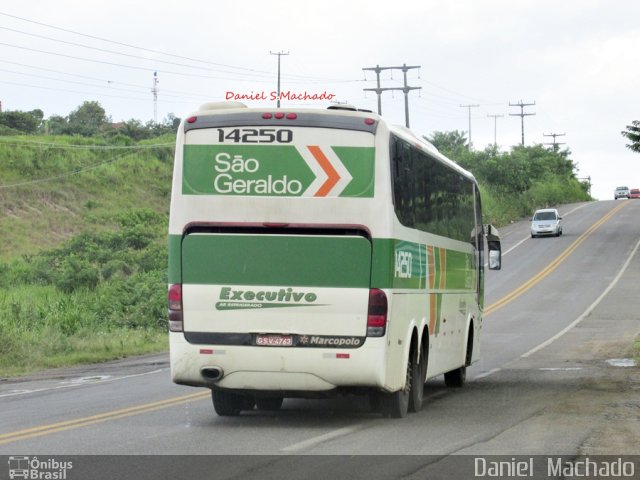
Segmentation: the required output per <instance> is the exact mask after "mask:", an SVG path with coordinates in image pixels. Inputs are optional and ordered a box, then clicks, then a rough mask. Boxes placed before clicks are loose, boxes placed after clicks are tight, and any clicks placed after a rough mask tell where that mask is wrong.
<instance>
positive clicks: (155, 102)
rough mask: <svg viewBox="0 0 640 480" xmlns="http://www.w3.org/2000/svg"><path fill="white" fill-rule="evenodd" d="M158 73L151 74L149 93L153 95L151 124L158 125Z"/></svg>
mask: <svg viewBox="0 0 640 480" xmlns="http://www.w3.org/2000/svg"><path fill="white" fill-rule="evenodd" d="M159 82H160V81H159V80H158V72H153V88H151V93H152V94H153V123H158V83H159Z"/></svg>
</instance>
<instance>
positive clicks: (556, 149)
mask: <svg viewBox="0 0 640 480" xmlns="http://www.w3.org/2000/svg"><path fill="white" fill-rule="evenodd" d="M565 135H566V133H549V134H546V133H543V134H542V136H543V137H553V142H551V143H545V145H553V151H554V152H557V151H558V145H565V143H564V142H556V137H564V136H565Z"/></svg>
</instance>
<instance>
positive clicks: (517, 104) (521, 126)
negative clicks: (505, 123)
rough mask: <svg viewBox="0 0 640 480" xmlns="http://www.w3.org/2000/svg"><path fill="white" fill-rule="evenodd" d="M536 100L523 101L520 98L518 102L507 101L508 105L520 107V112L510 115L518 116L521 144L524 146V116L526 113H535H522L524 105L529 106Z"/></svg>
mask: <svg viewBox="0 0 640 480" xmlns="http://www.w3.org/2000/svg"><path fill="white" fill-rule="evenodd" d="M535 104H536V102H533V103H523V102H522V100H520V103H511V102H509V106H510V107H520V113H510V114H509V116H510V117H520V128H521V132H522V146H523V147H524V117H526V116H528V115H535V113H524V107H529V106H531V105H535Z"/></svg>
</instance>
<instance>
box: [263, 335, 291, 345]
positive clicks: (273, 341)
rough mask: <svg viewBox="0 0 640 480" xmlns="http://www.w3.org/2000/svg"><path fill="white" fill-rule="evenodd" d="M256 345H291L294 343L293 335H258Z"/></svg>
mask: <svg viewBox="0 0 640 480" xmlns="http://www.w3.org/2000/svg"><path fill="white" fill-rule="evenodd" d="M256 345H260V346H265V347H290V346H292V345H293V337H292V336H291V335H258V336H257V337H256Z"/></svg>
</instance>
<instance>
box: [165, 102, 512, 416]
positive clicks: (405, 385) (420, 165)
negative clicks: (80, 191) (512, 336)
mask: <svg viewBox="0 0 640 480" xmlns="http://www.w3.org/2000/svg"><path fill="white" fill-rule="evenodd" d="M168 243H169V267H168V270H169V272H168V276H169V285H168V308H169V311H168V319H169V337H170V339H169V340H170V364H171V375H172V379H173V381H174V382H175V383H178V384H181V385H191V386H197V387H207V388H210V389H211V392H212V400H213V406H214V409H215V412H216V413H217V414H218V415H221V416H235V415H238V414H240V413H241V412H243V411H249V410H253V409H256V408H257V409H258V410H278V409H279V408H280V407H281V406H282V403H283V399H284V398H290V397H298V398H324V397H332V396H335V395H341V394H361V395H368V396H369V399H370V402H371V405H372V408H375V409H376V410H377V411H379V412H380V413H382V414H383V415H384V416H386V417H394V418H399V417H404V416H405V415H406V414H407V412H415V411H418V410H419V409H420V408H421V406H422V401H423V387H424V383H425V382H426V380H427V379H429V378H432V377H435V376H438V375H444V380H445V383H446V385H448V386H450V387H461V386H462V385H463V384H464V383H465V376H466V367H468V366H469V365H471V364H472V363H473V362H475V361H476V360H478V358H479V346H480V333H481V331H482V312H483V294H484V267H485V265H484V262H485V249H488V251H489V262H488V263H489V268H491V269H499V268H500V264H501V252H500V237H499V235H498V232H497V230H496V229H495V228H493V227H491V226H488V225H484V224H483V221H482V211H481V203H480V194H479V189H478V184H477V182H476V180H475V179H474V177H473V176H472V175H471V174H470V173H469V172H467V171H465V170H464V169H462V168H461V167H460V166H458V165H457V164H455V163H454V162H452V161H450V160H448V159H447V158H446V157H445V156H443V155H442V154H440V153H439V152H438V151H437V149H436V148H435V147H434V146H433V145H431V144H429V143H428V142H426V141H424V140H421V139H419V138H418V137H416V136H415V135H414V134H412V133H411V132H410V131H409V130H407V129H405V128H402V127H397V126H392V125H389V124H388V123H387V122H385V121H384V120H383V119H382V118H381V117H380V116H378V115H376V114H374V113H372V112H370V111H361V110H357V109H356V108H353V107H350V106H344V105H336V106H330V107H329V108H327V109H310V108H307V109H303V108H291V109H284V108H283V109H276V108H248V107H246V106H245V105H244V104H242V103H239V102H222V103H212V104H205V105H203V106H202V107H201V108H200V110H199V111H197V112H196V113H194V114H193V115H192V116H190V117H189V118H186V119H185V120H183V121H182V123H181V125H180V127H179V131H178V134H177V143H176V151H175V163H174V171H173V182H172V193H171V206H170V216H169V240H168Z"/></svg>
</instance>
